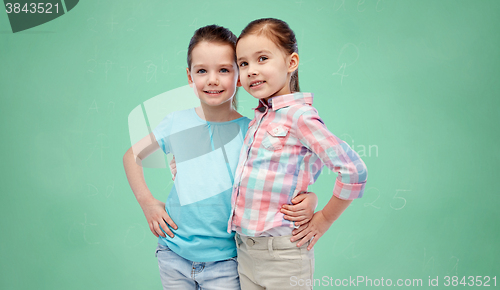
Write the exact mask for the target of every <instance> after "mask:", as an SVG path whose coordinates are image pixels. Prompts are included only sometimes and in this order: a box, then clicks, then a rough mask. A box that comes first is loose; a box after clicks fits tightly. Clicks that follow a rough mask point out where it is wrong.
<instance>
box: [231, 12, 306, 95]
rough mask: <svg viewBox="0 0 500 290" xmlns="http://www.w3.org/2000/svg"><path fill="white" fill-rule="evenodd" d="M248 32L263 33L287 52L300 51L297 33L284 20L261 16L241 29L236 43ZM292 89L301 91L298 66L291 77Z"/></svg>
mask: <svg viewBox="0 0 500 290" xmlns="http://www.w3.org/2000/svg"><path fill="white" fill-rule="evenodd" d="M248 34H256V35H261V34H263V35H265V36H266V37H267V38H269V39H270V40H271V41H272V42H274V44H276V46H278V47H279V48H281V49H282V50H283V51H285V52H286V53H288V54H292V53H294V52H295V53H297V54H298V53H299V48H298V47H297V39H296V38H295V33H294V32H293V30H292V29H291V28H290V26H288V24H287V23H286V22H285V21H283V20H279V19H276V18H261V19H257V20H254V21H252V22H250V23H249V24H248V25H247V26H246V27H245V28H244V29H243V30H242V31H241V34H240V37H238V40H237V41H236V43H238V41H239V40H240V39H242V38H243V37H245V36H246V35H248ZM290 90H291V91H292V92H300V87H299V69H298V68H297V69H296V70H295V71H294V72H293V73H292V75H291V77H290Z"/></svg>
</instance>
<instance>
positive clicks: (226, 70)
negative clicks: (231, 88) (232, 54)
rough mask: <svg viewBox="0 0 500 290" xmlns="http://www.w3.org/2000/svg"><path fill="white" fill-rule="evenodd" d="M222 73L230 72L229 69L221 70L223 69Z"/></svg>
mask: <svg viewBox="0 0 500 290" xmlns="http://www.w3.org/2000/svg"><path fill="white" fill-rule="evenodd" d="M220 72H223V73H228V72H229V70H228V69H227V68H221V69H220Z"/></svg>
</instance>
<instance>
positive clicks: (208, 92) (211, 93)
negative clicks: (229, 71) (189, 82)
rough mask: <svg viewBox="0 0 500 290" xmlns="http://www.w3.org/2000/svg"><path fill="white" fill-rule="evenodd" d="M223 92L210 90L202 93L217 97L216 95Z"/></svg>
mask: <svg viewBox="0 0 500 290" xmlns="http://www.w3.org/2000/svg"><path fill="white" fill-rule="evenodd" d="M223 91H224V90H222V91H216V90H210V91H204V92H205V93H207V94H209V95H217V94H220V93H222V92H223Z"/></svg>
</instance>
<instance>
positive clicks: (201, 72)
mask: <svg viewBox="0 0 500 290" xmlns="http://www.w3.org/2000/svg"><path fill="white" fill-rule="evenodd" d="M206 72H207V71H206V70H205V69H199V70H198V71H197V72H196V73H199V74H204V73H206Z"/></svg>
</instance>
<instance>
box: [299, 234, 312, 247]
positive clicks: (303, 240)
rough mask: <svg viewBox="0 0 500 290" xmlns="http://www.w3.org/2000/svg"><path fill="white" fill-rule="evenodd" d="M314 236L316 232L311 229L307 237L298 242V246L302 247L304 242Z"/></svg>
mask: <svg viewBox="0 0 500 290" xmlns="http://www.w3.org/2000/svg"><path fill="white" fill-rule="evenodd" d="M313 237H314V232H313V231H310V232H309V233H308V234H307V235H306V236H305V237H303V238H302V240H300V241H299V242H298V243H297V247H302V245H303V244H305V243H307V242H308V241H309V240H310V239H312V238H313Z"/></svg>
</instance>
